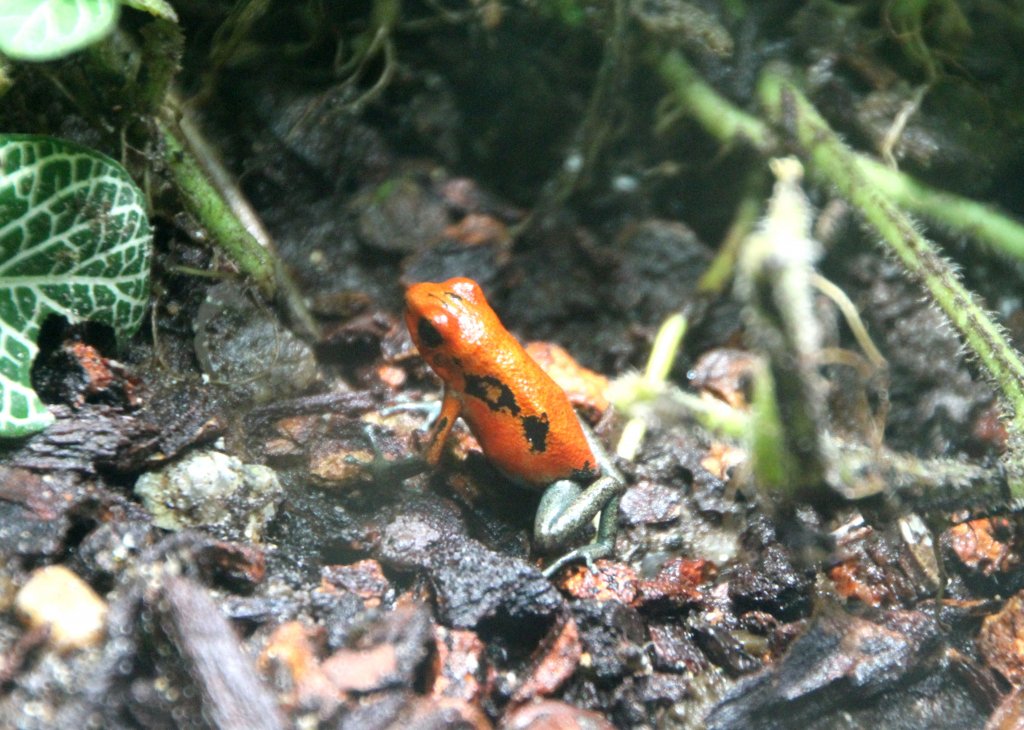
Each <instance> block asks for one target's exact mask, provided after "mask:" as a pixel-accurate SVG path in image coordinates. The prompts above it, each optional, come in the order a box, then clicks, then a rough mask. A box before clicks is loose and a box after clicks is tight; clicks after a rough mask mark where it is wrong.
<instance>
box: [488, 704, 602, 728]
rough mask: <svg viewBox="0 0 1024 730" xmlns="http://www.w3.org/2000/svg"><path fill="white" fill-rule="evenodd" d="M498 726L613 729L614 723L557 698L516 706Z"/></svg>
mask: <svg viewBox="0 0 1024 730" xmlns="http://www.w3.org/2000/svg"><path fill="white" fill-rule="evenodd" d="M498 727H499V728H501V730H614V725H612V724H611V723H610V722H608V721H607V720H605V719H604V718H603V717H601V715H599V714H597V713H596V712H590V711H588V710H581V709H580V708H578V707H573V706H572V705H570V704H567V703H565V702H561V701H559V700H543V701H541V702H533V703H531V704H528V705H523V706H522V707H517V708H515V709H514V710H512V711H511V712H509V713H508V714H507V715H505V717H504V719H502V721H501V724H500V725H499V726H498Z"/></svg>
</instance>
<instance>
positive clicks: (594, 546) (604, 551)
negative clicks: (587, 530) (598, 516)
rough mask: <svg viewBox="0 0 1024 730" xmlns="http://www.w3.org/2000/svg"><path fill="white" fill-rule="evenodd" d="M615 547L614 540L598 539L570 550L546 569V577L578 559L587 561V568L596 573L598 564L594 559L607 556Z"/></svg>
mask: <svg viewBox="0 0 1024 730" xmlns="http://www.w3.org/2000/svg"><path fill="white" fill-rule="evenodd" d="M614 548H615V543H614V541H613V540H597V541H595V542H592V543H590V544H589V545H584V546H583V547H578V548H576V549H575V550H570V551H569V552H567V553H566V554H565V555H563V556H562V557H560V558H558V559H557V560H555V561H554V562H553V563H551V565H549V566H548V567H546V568H545V569H544V577H545V578H550V577H551V576H553V575H555V574H556V573H557V572H558V571H559V570H561V569H562V568H563V567H565V566H566V565H568V564H569V563H575V562H576V561H578V560H582V561H583V562H584V563H586V565H587V569H588V570H589V571H590V572H591V573H596V572H597V566H596V565H594V561H595V560H599V559H600V558H607V557H608V556H609V555H611V554H612V551H613V550H614Z"/></svg>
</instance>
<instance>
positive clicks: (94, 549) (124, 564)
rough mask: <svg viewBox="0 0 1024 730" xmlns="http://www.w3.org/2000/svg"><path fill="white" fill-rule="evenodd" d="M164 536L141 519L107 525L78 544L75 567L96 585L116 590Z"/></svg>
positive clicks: (74, 559)
mask: <svg viewBox="0 0 1024 730" xmlns="http://www.w3.org/2000/svg"><path fill="white" fill-rule="evenodd" d="M138 511H139V512H141V511H142V510H141V508H140V509H139V510H138ZM162 534H163V533H162V532H160V530H157V529H156V528H154V527H153V526H152V525H151V524H149V522H148V521H146V522H143V521H142V520H141V519H125V520H111V521H109V522H105V523H103V524H100V525H98V526H97V527H96V529H94V530H92V531H90V532H89V534H88V535H86V536H85V538H84V539H83V540H82V542H81V543H79V544H78V547H77V548H76V549H75V554H74V557H73V558H72V561H71V565H72V567H74V569H75V570H76V571H77V572H79V573H80V574H81V575H82V577H84V578H85V579H86V580H88V581H89V582H91V583H92V584H93V585H97V586H107V587H113V584H114V582H115V581H116V579H117V578H118V577H119V576H120V575H122V574H123V573H124V571H125V570H127V569H128V568H130V567H131V566H132V565H133V563H134V561H135V560H137V559H138V557H139V555H140V554H141V553H142V551H143V550H145V549H147V548H149V547H152V546H153V545H154V544H155V543H156V542H157V540H158V539H159V538H160V536H161V535H162Z"/></svg>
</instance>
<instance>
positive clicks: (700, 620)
mask: <svg viewBox="0 0 1024 730" xmlns="http://www.w3.org/2000/svg"><path fill="white" fill-rule="evenodd" d="M688 627H689V629H690V635H691V636H692V637H693V641H694V643H695V644H696V645H697V646H698V647H700V650H701V652H703V654H704V655H705V656H707V658H708V659H709V660H710V661H711V663H712V664H714V665H715V666H718V667H721V668H722V669H724V670H725V671H726V672H727V673H728V674H729V675H730V676H732V677H739V676H741V675H744V674H750V673H751V672H754V671H756V670H758V669H760V668H761V660H760V658H759V657H757V656H753V655H752V654H751V653H750V651H748V649H747V646H746V644H745V643H744V641H742V638H741V637H742V633H741V632H738V631H736V630H734V629H732V628H731V627H728V626H723V625H720V624H716V623H714V622H713V620H710V617H708V616H707V615H706V614H705V615H702V616H699V617H697V618H695V619H692V620H691V621H689V622H688Z"/></svg>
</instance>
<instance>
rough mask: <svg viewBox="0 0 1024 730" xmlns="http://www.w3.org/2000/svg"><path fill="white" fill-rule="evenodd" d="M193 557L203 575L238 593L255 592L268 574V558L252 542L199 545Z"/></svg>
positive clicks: (210, 542)
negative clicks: (228, 585) (228, 586)
mask: <svg viewBox="0 0 1024 730" xmlns="http://www.w3.org/2000/svg"><path fill="white" fill-rule="evenodd" d="M193 556H194V559H195V561H196V564H197V566H198V567H199V568H200V569H201V570H202V572H203V574H205V575H208V576H211V578H215V579H216V580H218V581H221V582H225V583H229V584H230V585H232V587H233V588H234V589H235V590H238V591H251V590H253V589H255V588H256V586H258V585H259V584H260V583H262V582H263V579H264V578H265V577H266V575H267V557H266V555H264V553H263V551H262V550H260V549H259V548H257V547H255V546H253V545H251V544H248V543H237V542H228V541H226V540H211V541H209V542H206V543H203V544H201V545H199V546H197V548H196V549H195V551H194V553H193Z"/></svg>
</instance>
